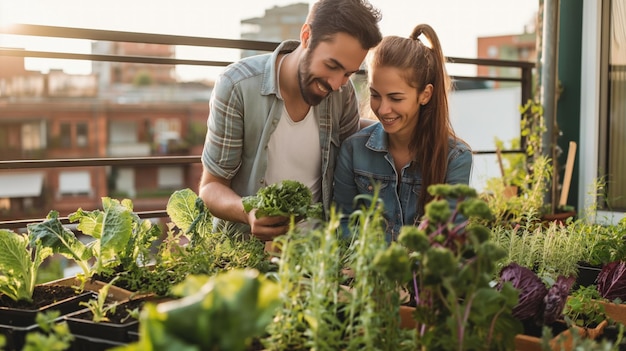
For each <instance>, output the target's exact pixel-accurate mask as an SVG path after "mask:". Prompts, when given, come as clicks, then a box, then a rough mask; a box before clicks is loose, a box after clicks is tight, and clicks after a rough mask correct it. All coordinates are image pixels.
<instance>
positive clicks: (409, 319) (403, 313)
mask: <svg viewBox="0 0 626 351" xmlns="http://www.w3.org/2000/svg"><path fill="white" fill-rule="evenodd" d="M413 312H415V307H411V306H400V328H402V329H415V328H416V327H417V322H416V321H415V318H413Z"/></svg>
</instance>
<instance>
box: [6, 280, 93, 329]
mask: <svg viewBox="0 0 626 351" xmlns="http://www.w3.org/2000/svg"><path fill="white" fill-rule="evenodd" d="M35 289H37V288H35ZM66 296H67V297H64V298H63V299H62V300H58V301H55V302H53V303H50V304H48V305H46V306H41V307H37V306H33V308H26V307H24V308H15V307H5V306H0V323H2V324H4V325H9V326H16V327H26V326H29V325H32V324H36V323H35V317H36V316H37V313H40V312H46V311H52V310H57V311H59V312H61V315H64V314H68V313H70V312H74V311H77V310H80V309H82V308H83V307H82V306H80V302H81V301H88V300H89V299H91V298H92V297H93V296H94V293H93V292H92V291H84V292H82V293H80V294H74V295H69V294H68V295H66Z"/></svg>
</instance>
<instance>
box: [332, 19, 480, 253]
mask: <svg viewBox="0 0 626 351" xmlns="http://www.w3.org/2000/svg"><path fill="white" fill-rule="evenodd" d="M422 36H423V37H424V38H425V39H427V40H428V42H430V44H431V47H428V46H426V45H425V43H423V42H422V40H421V39H420V38H421V37H422ZM369 85H370V106H371V108H372V111H373V112H374V114H375V115H376V117H377V118H378V121H379V123H375V124H373V125H371V126H369V127H367V128H364V129H363V130H361V131H359V132H358V133H356V134H354V135H352V136H351V137H350V138H348V139H347V140H346V141H344V143H343V144H342V145H341V150H340V154H339V160H338V163H337V168H336V170H335V176H334V179H335V190H334V201H335V203H336V205H337V207H338V209H339V210H340V211H342V212H343V213H344V214H349V213H351V212H352V211H353V210H354V209H357V208H359V207H360V204H358V203H353V200H354V197H355V196H356V195H359V194H373V193H374V189H375V187H376V185H377V184H378V185H380V193H379V198H380V199H381V200H382V201H383V204H384V217H385V219H386V221H387V223H386V239H387V241H388V242H390V241H392V240H395V239H396V238H397V236H398V234H399V231H400V228H401V227H402V226H403V225H411V224H416V223H417V222H418V221H419V220H420V218H421V217H422V216H423V214H424V206H425V204H426V203H428V202H429V201H430V200H431V199H432V197H431V196H430V195H429V194H428V192H427V191H426V189H427V188H428V186H429V185H431V184H439V183H448V184H457V183H462V184H469V177H470V172H471V167H472V152H471V150H470V148H469V146H468V145H467V144H466V143H465V142H463V141H462V140H461V139H459V138H458V137H457V136H456V135H455V133H454V131H453V129H452V126H451V124H450V116H449V111H448V91H449V90H450V87H451V82H450V77H449V76H448V74H447V72H446V69H445V58H444V56H443V52H442V50H441V45H440V43H439V39H438V37H437V34H436V33H435V31H434V30H433V29H432V28H431V27H430V26H429V25H426V24H420V25H418V26H417V27H415V29H414V30H413V33H412V34H411V36H410V38H400V37H397V36H387V37H385V38H384V39H383V40H382V42H381V43H380V44H379V45H378V46H377V47H376V48H375V49H373V51H372V53H371V56H370V57H369Z"/></svg>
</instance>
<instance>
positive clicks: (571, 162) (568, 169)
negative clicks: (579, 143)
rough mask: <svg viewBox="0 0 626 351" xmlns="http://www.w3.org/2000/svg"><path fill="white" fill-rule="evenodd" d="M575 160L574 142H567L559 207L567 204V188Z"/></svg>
mask: <svg viewBox="0 0 626 351" xmlns="http://www.w3.org/2000/svg"><path fill="white" fill-rule="evenodd" d="M575 158H576V142H574V141H570V142H569V151H568V152H567V162H566V163H565V175H564V176H563V187H562V188H561V199H560V200H559V206H565V205H566V204H567V197H568V195H569V187H570V183H571V181H572V172H573V170H574V159H575Z"/></svg>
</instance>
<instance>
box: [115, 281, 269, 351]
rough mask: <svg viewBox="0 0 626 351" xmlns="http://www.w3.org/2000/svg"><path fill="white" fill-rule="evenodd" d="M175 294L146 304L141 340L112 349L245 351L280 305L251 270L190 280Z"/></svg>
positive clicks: (267, 284)
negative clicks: (175, 296) (171, 297)
mask: <svg viewBox="0 0 626 351" xmlns="http://www.w3.org/2000/svg"><path fill="white" fill-rule="evenodd" d="M173 290H174V293H175V294H176V295H177V296H180V299H176V300H173V301H168V302H163V303H160V304H158V305H155V304H154V303H152V302H148V303H147V304H146V305H145V306H144V308H143V309H142V311H141V313H140V333H139V340H138V341H137V342H133V343H129V344H127V345H125V346H120V347H118V348H116V350H118V351H122V350H126V351H130V350H148V349H158V350H172V351H174V350H181V349H184V348H188V349H192V348H193V349H204V350H232V351H238V350H248V349H250V345H251V344H252V342H253V340H254V339H255V338H257V337H259V336H260V335H262V334H263V331H264V329H265V327H266V326H267V325H268V324H269V323H270V322H271V321H272V318H273V315H274V311H275V309H276V308H277V306H278V304H279V303H280V301H279V296H278V289H277V286H276V283H275V282H272V281H271V280H269V279H268V278H267V277H265V276H264V275H262V274H260V273H259V272H258V271H257V270H253V269H246V270H244V269H233V270H230V271H227V272H222V273H218V274H216V275H214V276H206V275H201V276H188V277H187V278H186V279H185V280H184V281H183V282H182V283H180V284H178V285H177V286H175V287H174V289H173Z"/></svg>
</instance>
